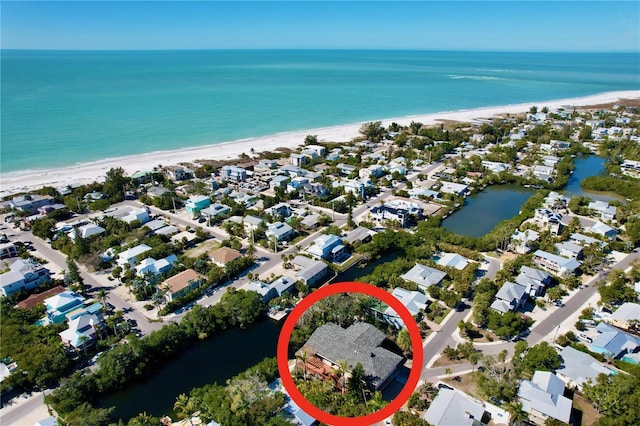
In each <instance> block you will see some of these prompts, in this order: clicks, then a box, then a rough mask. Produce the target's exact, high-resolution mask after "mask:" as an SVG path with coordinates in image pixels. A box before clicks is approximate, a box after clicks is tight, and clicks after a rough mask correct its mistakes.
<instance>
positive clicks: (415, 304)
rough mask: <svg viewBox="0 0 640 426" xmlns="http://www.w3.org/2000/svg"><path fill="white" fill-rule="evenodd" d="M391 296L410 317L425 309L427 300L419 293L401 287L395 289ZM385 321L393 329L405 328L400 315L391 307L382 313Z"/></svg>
mask: <svg viewBox="0 0 640 426" xmlns="http://www.w3.org/2000/svg"><path fill="white" fill-rule="evenodd" d="M391 294H392V295H393V296H394V297H395V298H396V299H398V300H399V301H400V302H401V303H402V304H403V305H404V307H405V308H407V310H408V311H409V313H410V314H411V315H412V316H415V315H417V314H418V313H419V312H420V311H421V310H425V309H427V305H428V304H429V299H428V298H427V296H425V295H424V294H423V293H420V292H419V291H411V290H405V289H404V288H402V287H396V288H394V289H393V292H391ZM384 314H385V320H386V321H387V322H388V323H389V324H391V325H393V326H394V327H395V328H398V329H400V328H403V327H404V328H406V327H405V325H404V322H403V321H402V318H400V315H398V313H397V312H396V311H395V309H393V308H392V307H391V306H389V307H388V308H387V310H386V311H385V312H384Z"/></svg>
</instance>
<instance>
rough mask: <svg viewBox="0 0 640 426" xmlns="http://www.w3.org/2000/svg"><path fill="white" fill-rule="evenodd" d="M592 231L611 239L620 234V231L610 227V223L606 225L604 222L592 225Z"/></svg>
mask: <svg viewBox="0 0 640 426" xmlns="http://www.w3.org/2000/svg"><path fill="white" fill-rule="evenodd" d="M591 232H593V233H594V234H598V235H602V236H603V237H606V238H608V239H609V240H615V239H616V237H617V236H618V231H617V230H615V229H613V228H612V227H610V226H609V225H605V224H604V223H602V222H596V223H594V224H593V225H591Z"/></svg>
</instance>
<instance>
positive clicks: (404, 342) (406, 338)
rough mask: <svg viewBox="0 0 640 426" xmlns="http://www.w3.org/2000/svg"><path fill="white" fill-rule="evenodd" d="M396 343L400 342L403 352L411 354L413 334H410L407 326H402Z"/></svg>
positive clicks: (399, 345)
mask: <svg viewBox="0 0 640 426" xmlns="http://www.w3.org/2000/svg"><path fill="white" fill-rule="evenodd" d="M396 343H397V344H398V347H399V348H400V349H401V350H402V352H404V353H405V355H410V354H411V352H412V351H411V347H412V345H411V336H410V335H409V332H408V331H407V329H406V328H401V329H400V331H398V337H397V338H396Z"/></svg>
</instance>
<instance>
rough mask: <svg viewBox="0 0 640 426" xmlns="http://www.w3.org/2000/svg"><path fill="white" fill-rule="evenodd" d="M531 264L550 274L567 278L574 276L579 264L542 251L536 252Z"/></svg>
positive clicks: (573, 260)
mask: <svg viewBox="0 0 640 426" xmlns="http://www.w3.org/2000/svg"><path fill="white" fill-rule="evenodd" d="M533 263H534V264H536V265H537V266H539V267H541V268H542V269H545V270H547V271H549V272H551V273H552V274H556V275H559V276H569V275H572V274H575V273H576V271H577V269H578V268H579V267H580V265H581V263H580V262H579V261H577V260H575V259H571V258H567V257H562V256H558V255H555V254H552V253H549V252H546V251H544V250H536V252H535V253H534V255H533Z"/></svg>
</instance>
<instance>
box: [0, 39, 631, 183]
mask: <svg viewBox="0 0 640 426" xmlns="http://www.w3.org/2000/svg"><path fill="white" fill-rule="evenodd" d="M637 89H640V57H639V55H638V54H637V53H611V54H606V53H505V52H502V53H488V52H484V53H483V52H440V51H349V50H336V51H327V50H318V51H297V50H276V51H269V50H255V51H254V50H226V51H225V50H219V51H204V50H203V51H144V52H140V51H119V52H115V51H94V52H91V51H74V52H70V51H7V50H4V51H2V52H1V99H0V101H1V108H0V124H1V126H0V128H1V133H0V136H1V139H0V155H1V157H0V165H1V169H0V171H1V172H2V173H6V172H15V171H23V170H32V169H48V168H53V167H64V166H68V165H72V164H77V163H83V162H89V161H96V160H100V159H105V158H111V157H118V156H123V155H134V154H139V153H145V152H152V151H159V150H168V149H179V148H182V147H192V146H200V145H207V144H211V143H219V142H228V141H233V140H237V139H242V138H248V137H255V136H264V135H269V134H275V133H280V132H287V131H294V130H304V129H312V128H317V127H326V126H334V125H340V124H348V123H357V122H362V121H372V120H376V119H383V118H389V117H399V116H405V115H414V114H425V113H432V112H439V111H452V110H459V109H470V108H478V107H484V106H498V105H506V104H514V103H525V102H534V101H535V102H540V101H544V100H553V99H563V98H570V97H578V96H585V95H592V94H597V93H602V92H607V91H614V90H637Z"/></svg>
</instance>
